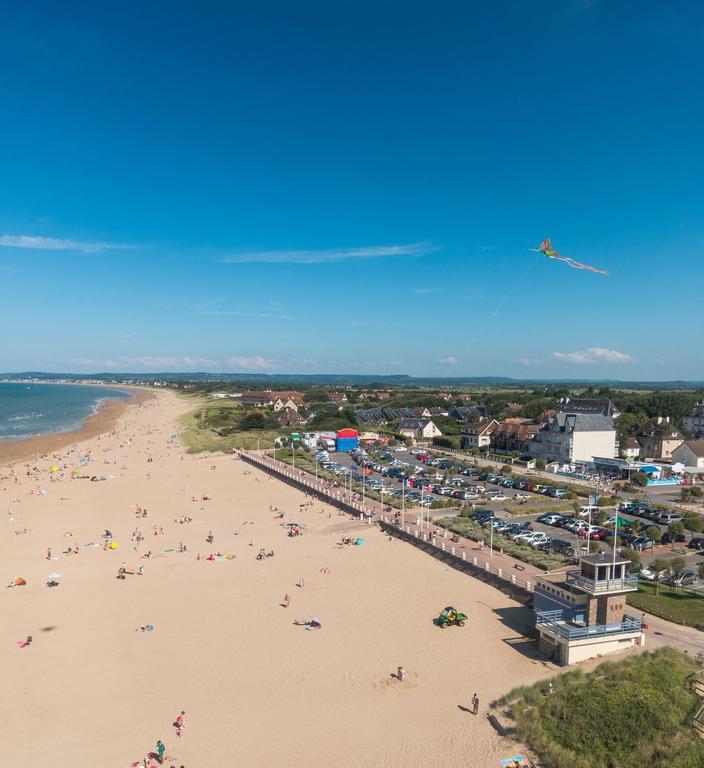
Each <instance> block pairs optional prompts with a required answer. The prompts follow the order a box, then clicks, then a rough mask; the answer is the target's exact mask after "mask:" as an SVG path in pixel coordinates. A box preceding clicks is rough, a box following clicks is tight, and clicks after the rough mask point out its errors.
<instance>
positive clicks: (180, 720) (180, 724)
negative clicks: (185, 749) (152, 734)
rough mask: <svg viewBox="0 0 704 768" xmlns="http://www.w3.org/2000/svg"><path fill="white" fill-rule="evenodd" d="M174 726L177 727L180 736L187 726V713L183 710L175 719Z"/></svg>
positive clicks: (177, 733)
mask: <svg viewBox="0 0 704 768" xmlns="http://www.w3.org/2000/svg"><path fill="white" fill-rule="evenodd" d="M174 727H175V728H176V735H177V736H178V737H179V738H180V737H181V735H182V733H183V729H184V728H185V727H186V713H185V712H184V711H183V710H181V714H180V715H179V716H178V717H177V718H176V720H174Z"/></svg>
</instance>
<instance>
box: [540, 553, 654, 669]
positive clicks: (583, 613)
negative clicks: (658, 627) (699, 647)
mask: <svg viewBox="0 0 704 768" xmlns="http://www.w3.org/2000/svg"><path fill="white" fill-rule="evenodd" d="M628 565H629V561H628V560H624V559H622V558H616V559H615V560H614V559H613V558H610V557H608V556H606V555H583V556H582V557H580V558H579V570H578V571H569V572H568V573H566V574H562V575H557V574H556V575H555V576H544V577H541V578H539V579H537V580H536V584H535V592H534V600H533V605H534V608H535V614H536V616H535V628H536V631H537V633H538V637H539V645H540V648H541V650H542V651H543V652H544V653H546V654H547V655H549V656H552V657H553V658H555V659H556V660H557V661H558V662H559V663H561V664H572V663H574V662H576V661H582V660H584V659H588V658H591V657H593V656H597V655H602V654H606V653H613V652H614V651H618V650H621V649H623V648H625V647H629V646H631V645H642V644H643V642H644V637H643V630H642V626H641V621H640V619H636V618H633V617H631V616H627V615H626V613H625V611H626V594H627V593H628V592H635V591H636V590H637V589H638V578H637V577H636V576H629V575H628V570H627V568H628Z"/></svg>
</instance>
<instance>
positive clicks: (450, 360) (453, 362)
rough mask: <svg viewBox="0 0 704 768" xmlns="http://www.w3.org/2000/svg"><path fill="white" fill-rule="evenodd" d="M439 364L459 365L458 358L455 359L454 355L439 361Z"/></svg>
mask: <svg viewBox="0 0 704 768" xmlns="http://www.w3.org/2000/svg"><path fill="white" fill-rule="evenodd" d="M438 362H439V363H444V364H445V365H457V358H456V357H453V356H452V355H448V356H447V357H443V358H441V359H440V360H438Z"/></svg>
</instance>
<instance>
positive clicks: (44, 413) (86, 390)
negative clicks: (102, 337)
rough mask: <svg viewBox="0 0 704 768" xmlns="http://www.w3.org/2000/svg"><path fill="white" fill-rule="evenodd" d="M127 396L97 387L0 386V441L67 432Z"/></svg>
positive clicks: (65, 385)
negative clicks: (112, 400) (110, 402)
mask: <svg viewBox="0 0 704 768" xmlns="http://www.w3.org/2000/svg"><path fill="white" fill-rule="evenodd" d="M129 396H130V394H129V392H125V391H124V390H119V389H111V388H108V387H99V386H82V385H81V386H77V385H72V384H14V383H13V384H10V383H3V382H0V440H7V439H16V438H22V437H33V436H34V435H45V434H53V433H56V432H69V431H71V430H74V429H77V428H78V427H80V425H81V422H82V421H83V420H84V419H85V418H87V417H88V416H91V415H92V414H94V413H95V412H96V411H97V410H98V408H99V407H100V405H101V404H102V403H104V402H105V400H108V399H112V398H128V397H129Z"/></svg>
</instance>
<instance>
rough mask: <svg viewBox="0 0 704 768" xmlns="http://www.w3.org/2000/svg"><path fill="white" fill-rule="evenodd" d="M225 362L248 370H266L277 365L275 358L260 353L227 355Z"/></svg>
mask: <svg viewBox="0 0 704 768" xmlns="http://www.w3.org/2000/svg"><path fill="white" fill-rule="evenodd" d="M225 362H226V363H227V364H228V365H231V366H232V367H233V368H243V369H245V370H248V371H266V370H271V369H272V368H278V367H279V364H278V363H277V362H276V361H275V360H270V359H269V358H268V357H262V356H261V355H254V356H253V357H245V356H235V357H228V358H227V360H226V361H225Z"/></svg>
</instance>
